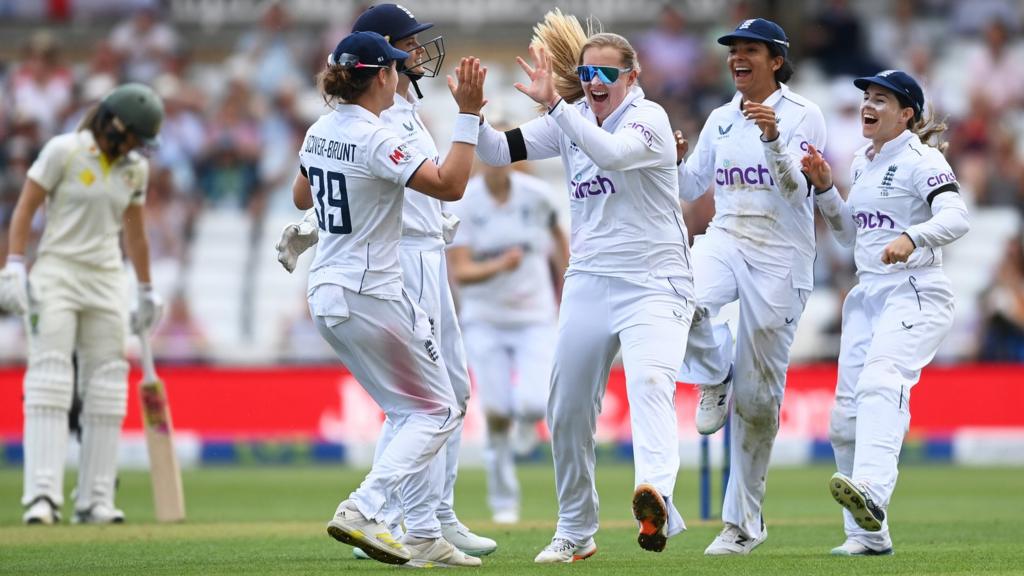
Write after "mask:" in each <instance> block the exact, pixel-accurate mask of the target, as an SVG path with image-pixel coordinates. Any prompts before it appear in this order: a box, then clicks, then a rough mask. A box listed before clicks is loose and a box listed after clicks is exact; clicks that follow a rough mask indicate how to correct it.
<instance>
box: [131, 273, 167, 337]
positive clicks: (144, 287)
mask: <svg viewBox="0 0 1024 576" xmlns="http://www.w3.org/2000/svg"><path fill="white" fill-rule="evenodd" d="M163 311H164V301H163V299H162V298H160V295H159V294H157V293H156V291H154V290H153V285H152V284H139V304H138V307H136V308H135V312H133V313H132V318H131V328H132V332H133V333H135V334H145V333H148V332H149V331H150V330H152V329H153V327H154V326H156V324H157V322H159V321H160V316H162V315H163Z"/></svg>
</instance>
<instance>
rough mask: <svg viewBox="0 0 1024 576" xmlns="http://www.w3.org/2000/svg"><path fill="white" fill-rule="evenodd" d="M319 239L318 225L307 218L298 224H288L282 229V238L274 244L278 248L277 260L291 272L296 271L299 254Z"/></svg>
mask: <svg viewBox="0 0 1024 576" xmlns="http://www.w3.org/2000/svg"><path fill="white" fill-rule="evenodd" d="M319 239H320V237H319V233H318V231H317V228H316V226H314V225H313V224H311V223H309V222H307V221H305V220H303V221H301V222H299V223H298V224H288V225H287V226H285V227H284V230H281V238H280V239H279V240H278V241H277V245H275V246H274V248H275V249H276V250H277V261H278V262H280V263H281V266H284V269H285V270H287V271H288V272H289V273H291V272H293V271H295V265H296V264H297V263H298V260H299V256H300V255H301V254H302V253H303V252H305V251H306V250H308V249H309V247H310V246H312V245H314V244H316V243H317V241H318V240H319Z"/></svg>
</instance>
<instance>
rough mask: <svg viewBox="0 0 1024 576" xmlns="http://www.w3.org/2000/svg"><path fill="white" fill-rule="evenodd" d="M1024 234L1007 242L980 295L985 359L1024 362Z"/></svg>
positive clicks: (981, 354) (980, 356)
mask: <svg viewBox="0 0 1024 576" xmlns="http://www.w3.org/2000/svg"><path fill="white" fill-rule="evenodd" d="M1022 242H1024V236H1021V235H1018V236H1016V237H1014V238H1012V239H1010V241H1009V242H1007V245H1006V254H1005V255H1004V256H1003V261H1002V263H1001V264H1000V265H999V269H998V271H997V272H996V277H995V279H994V281H993V283H992V285H991V286H990V287H989V288H988V290H986V291H985V292H984V293H983V294H982V297H981V307H982V310H983V314H984V316H985V323H984V328H983V331H982V338H981V341H982V346H981V350H980V351H979V354H978V359H979V360H981V361H982V362H1024V249H1022Z"/></svg>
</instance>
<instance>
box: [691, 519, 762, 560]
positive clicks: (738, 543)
mask: <svg viewBox="0 0 1024 576" xmlns="http://www.w3.org/2000/svg"><path fill="white" fill-rule="evenodd" d="M767 539H768V529H767V528H766V527H765V525H764V520H762V521H761V535H760V536H758V537H757V538H751V537H750V536H747V535H746V534H744V533H743V531H742V530H740V527H739V526H737V525H735V524H729V523H728V522H727V523H726V524H725V528H723V529H722V532H721V533H720V534H719V535H718V537H717V538H715V540H714V541H713V542H711V544H709V545H708V547H707V548H705V549H704V555H705V556H730V555H740V556H746V555H747V554H750V553H751V552H752V551H753V550H754V548H757V547H758V546H760V545H761V542H764V541H765V540H767Z"/></svg>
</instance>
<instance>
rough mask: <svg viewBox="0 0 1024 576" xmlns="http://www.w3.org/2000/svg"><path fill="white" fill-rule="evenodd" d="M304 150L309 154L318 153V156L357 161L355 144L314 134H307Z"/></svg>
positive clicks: (343, 160)
mask: <svg viewBox="0 0 1024 576" xmlns="http://www.w3.org/2000/svg"><path fill="white" fill-rule="evenodd" d="M302 150H303V152H306V153H308V154H316V155H317V156H324V157H325V158H332V159H334V160H341V161H342V162H355V160H356V145H355V144H348V143H346V142H338V141H337V140H328V139H327V138H321V137H319V136H314V135H313V134H310V135H308V136H306V145H305V146H304V147H303V149H302Z"/></svg>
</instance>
